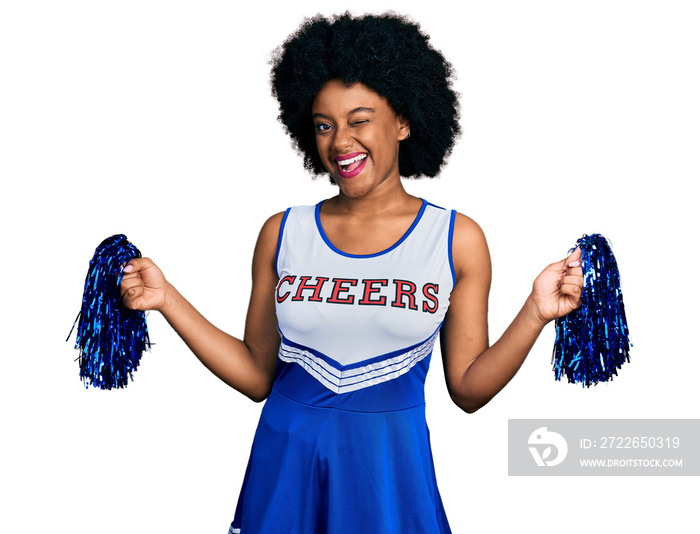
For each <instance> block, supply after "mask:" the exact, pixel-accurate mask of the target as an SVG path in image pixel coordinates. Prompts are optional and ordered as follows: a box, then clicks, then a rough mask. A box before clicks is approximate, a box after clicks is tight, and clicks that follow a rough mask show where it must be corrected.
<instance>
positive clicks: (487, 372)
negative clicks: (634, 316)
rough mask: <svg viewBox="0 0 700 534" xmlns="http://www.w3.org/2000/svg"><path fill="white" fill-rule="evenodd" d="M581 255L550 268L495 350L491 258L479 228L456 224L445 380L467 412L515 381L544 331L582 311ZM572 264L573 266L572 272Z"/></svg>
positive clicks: (463, 220)
mask: <svg viewBox="0 0 700 534" xmlns="http://www.w3.org/2000/svg"><path fill="white" fill-rule="evenodd" d="M580 254H581V253H580V251H579V250H577V251H575V252H574V253H573V254H572V255H571V256H570V257H569V258H567V259H566V260H562V261H559V262H556V263H553V264H551V265H549V266H548V267H547V268H546V269H545V270H544V271H543V272H542V273H541V274H540V275H539V276H538V277H537V279H536V280H535V282H534V284H533V289H532V292H531V293H530V295H529V296H528V298H527V300H526V301H525V304H524V305H523V307H522V309H521V310H520V312H519V313H518V314H517V316H516V317H515V319H514V320H513V322H512V323H511V324H510V326H509V327H508V328H507V329H506V331H505V332H504V333H503V335H502V336H501V337H500V338H499V339H498V341H496V342H495V343H494V344H493V345H491V346H489V339H488V320H487V312H488V294H489V289H490V286H491V259H490V256H489V251H488V247H487V245H486V239H485V237H484V235H483V232H482V231H481V228H479V226H478V225H477V224H476V223H475V222H474V221H472V220H471V219H469V218H468V217H465V216H463V215H459V216H458V217H457V218H456V220H455V230H454V239H453V258H454V264H455V271H456V274H457V284H456V285H455V288H454V289H453V291H452V295H451V297H450V309H449V311H448V313H447V316H446V317H445V322H444V324H443V327H442V335H441V347H442V352H443V357H444V360H445V377H446V380H447V386H448V390H449V392H450V395H451V397H452V399H453V400H454V402H455V403H456V404H457V405H458V406H459V407H460V408H462V409H463V410H465V411H466V412H470V413H471V412H474V411H476V410H478V409H479V408H481V407H482V406H484V405H485V404H486V403H488V402H489V401H490V400H491V399H492V398H493V397H494V396H495V395H496V394H497V393H498V392H499V391H501V389H503V388H504V387H505V386H506V384H508V382H509V381H510V380H511V379H512V378H513V376H515V373H517V371H518V369H520V366H521V365H522V364H523V362H524V361H525V358H526V357H527V355H528V353H529V352H530V349H531V348H532V346H533V345H534V343H535V341H536V340H537V338H538V336H539V335H540V333H541V332H542V329H543V328H544V326H545V325H546V324H547V323H548V322H549V321H551V320H552V319H554V318H556V317H560V316H563V315H566V314H567V313H569V312H570V311H572V310H574V309H575V308H577V307H578V306H579V302H580V300H579V299H580V295H581V287H582V285H583V275H582V270H581V267H580V266H579V265H577V264H576V262H578V261H580ZM569 264H572V265H573V266H572V267H569Z"/></svg>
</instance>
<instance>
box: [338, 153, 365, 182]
mask: <svg viewBox="0 0 700 534" xmlns="http://www.w3.org/2000/svg"><path fill="white" fill-rule="evenodd" d="M333 161H334V162H335V166H336V168H337V169H338V173H339V174H340V176H341V178H352V177H353V176H357V175H358V174H360V173H361V172H362V169H364V167H365V163H367V154H366V153H365V152H353V153H352V154H343V155H342V156H336V157H334V158H333Z"/></svg>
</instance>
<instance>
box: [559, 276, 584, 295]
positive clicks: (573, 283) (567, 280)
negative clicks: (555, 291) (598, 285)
mask: <svg viewBox="0 0 700 534" xmlns="http://www.w3.org/2000/svg"><path fill="white" fill-rule="evenodd" d="M559 291H560V292H561V293H562V294H563V295H570V296H572V297H576V298H579V297H580V296H581V293H582V291H583V279H582V278H581V277H578V276H565V277H564V278H562V280H561V285H560V286H559Z"/></svg>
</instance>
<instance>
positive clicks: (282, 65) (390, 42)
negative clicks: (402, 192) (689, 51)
mask: <svg viewBox="0 0 700 534" xmlns="http://www.w3.org/2000/svg"><path fill="white" fill-rule="evenodd" d="M428 39H429V37H428V36H427V35H425V34H424V33H422V32H421V30H420V27H419V26H418V25H417V24H416V23H414V22H412V21H411V20H409V19H407V18H406V17H403V16H399V15H396V14H393V13H392V14H384V15H378V16H377V15H365V16H362V17H353V16H352V15H350V14H348V13H346V14H343V15H340V16H337V17H333V18H325V17H323V16H321V15H317V16H316V17H314V18H311V19H307V20H305V21H304V23H303V24H302V25H301V26H300V27H299V29H298V30H297V31H296V32H295V33H293V34H292V35H290V36H289V37H288V39H287V40H286V41H285V42H284V44H282V45H281V46H280V47H279V48H278V49H277V50H275V52H274V53H273V57H272V61H271V63H272V74H271V82H272V94H273V96H274V97H275V98H276V99H277V100H278V102H279V109H280V114H279V120H280V122H281V123H282V124H283V125H284V127H285V129H286V131H287V133H289V135H290V137H291V139H292V145H293V146H294V148H295V150H297V151H298V152H299V153H300V154H301V155H302V156H303V157H304V167H305V168H306V169H307V170H308V171H309V172H311V173H312V174H314V175H323V174H326V173H327V171H326V169H325V167H324V166H323V163H322V161H321V158H320V157H319V155H318V151H317V149H316V139H315V132H314V127H313V121H312V117H311V105H312V103H313V100H314V97H315V96H316V94H317V93H318V92H319V91H320V90H321V89H322V88H323V86H324V85H325V84H326V82H328V81H329V80H335V79H337V80H341V81H342V82H343V83H345V84H346V85H347V86H351V85H353V84H355V83H362V84H364V85H365V86H367V87H369V88H370V89H372V90H373V91H375V92H376V93H377V94H379V95H380V96H382V97H384V98H386V100H387V101H388V102H389V105H390V106H391V107H392V109H393V110H394V112H395V113H397V114H399V115H402V116H404V117H405V118H406V119H408V121H409V124H410V125H411V137H410V138H409V139H407V140H406V141H404V142H402V143H401V144H400V148H399V173H400V174H401V176H404V177H407V178H408V177H412V178H418V177H421V176H427V177H430V178H432V177H435V176H436V175H437V174H438V173H439V171H440V169H441V168H442V166H443V164H444V163H445V160H446V158H447V156H448V155H449V154H450V152H451V151H452V147H453V145H454V142H455V139H456V138H457V137H458V135H459V133H460V128H459V123H458V119H459V104H458V101H457V94H456V93H455V91H454V90H453V89H452V78H453V70H452V66H451V65H450V64H449V63H448V62H447V60H446V59H445V58H444V57H443V55H442V54H441V53H440V52H439V51H437V50H435V49H434V48H433V47H432V46H431V45H430V43H429V42H428Z"/></svg>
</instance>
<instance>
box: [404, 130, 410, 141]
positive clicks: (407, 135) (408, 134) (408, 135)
mask: <svg viewBox="0 0 700 534" xmlns="http://www.w3.org/2000/svg"><path fill="white" fill-rule="evenodd" d="M409 137H411V132H408V133H407V134H406V137H404V138H403V140H404V141H405V140H406V139H408V138H409Z"/></svg>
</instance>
